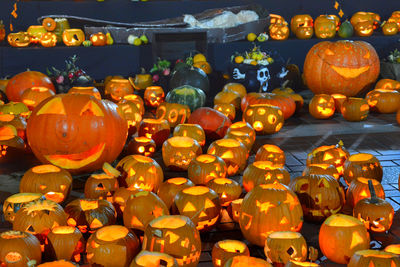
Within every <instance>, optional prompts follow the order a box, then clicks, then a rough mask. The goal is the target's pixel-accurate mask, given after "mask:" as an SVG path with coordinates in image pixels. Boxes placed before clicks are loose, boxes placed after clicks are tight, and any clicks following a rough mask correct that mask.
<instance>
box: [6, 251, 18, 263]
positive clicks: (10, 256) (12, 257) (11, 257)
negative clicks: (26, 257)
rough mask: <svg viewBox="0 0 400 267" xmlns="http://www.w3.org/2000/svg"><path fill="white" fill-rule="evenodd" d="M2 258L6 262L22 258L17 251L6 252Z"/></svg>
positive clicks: (16, 261) (13, 261)
mask: <svg viewBox="0 0 400 267" xmlns="http://www.w3.org/2000/svg"><path fill="white" fill-rule="evenodd" d="M4 260H5V261H6V263H8V264H13V263H18V262H19V261H21V260H22V255H21V254H19V253H18V252H8V253H7V254H6V256H5V257H4Z"/></svg>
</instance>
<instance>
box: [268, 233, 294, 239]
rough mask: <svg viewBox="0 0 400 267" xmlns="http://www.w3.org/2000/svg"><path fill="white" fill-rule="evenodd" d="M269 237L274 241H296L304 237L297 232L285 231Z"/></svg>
mask: <svg viewBox="0 0 400 267" xmlns="http://www.w3.org/2000/svg"><path fill="white" fill-rule="evenodd" d="M268 237H269V238H272V239H294V238H301V237H302V235H301V234H300V233H297V232H291V231H283V232H273V233H272V234H270V235H269V236H268Z"/></svg>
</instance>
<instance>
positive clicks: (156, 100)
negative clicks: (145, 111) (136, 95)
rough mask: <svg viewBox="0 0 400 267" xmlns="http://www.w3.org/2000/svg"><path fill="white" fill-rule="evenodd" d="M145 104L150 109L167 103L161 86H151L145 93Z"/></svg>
mask: <svg viewBox="0 0 400 267" xmlns="http://www.w3.org/2000/svg"><path fill="white" fill-rule="evenodd" d="M143 98H144V103H145V105H146V106H148V107H149V108H157V107H158V106H159V105H160V104H161V103H162V102H164V101H165V93H164V90H163V88H162V87H161V86H149V87H147V88H146V90H145V91H144V97H143Z"/></svg>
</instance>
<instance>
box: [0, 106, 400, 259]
mask: <svg viewBox="0 0 400 267" xmlns="http://www.w3.org/2000/svg"><path fill="white" fill-rule="evenodd" d="M339 140H342V141H343V143H344V145H345V147H346V148H347V149H348V150H349V152H350V154H353V153H358V152H365V153H371V154H373V155H375V156H376V157H377V158H378V159H379V160H380V162H381V165H382V166H383V180H382V184H383V187H384V189H385V193H386V200H388V201H389V202H390V203H391V204H392V205H393V208H394V209H395V211H396V214H395V218H394V222H393V226H392V228H391V230H390V231H389V232H388V233H385V234H380V235H376V234H374V235H372V236H371V240H372V241H371V247H372V248H381V247H382V248H383V247H386V246H387V245H388V244H393V243H400V220H399V216H400V214H399V213H400V212H399V211H398V210H399V208H400V192H399V190H398V177H399V174H400V126H399V125H398V124H397V123H396V119H395V114H373V113H372V114H370V115H369V117H368V118H367V120H366V121H364V122H347V121H345V120H344V119H343V118H342V116H341V115H340V114H335V116H334V117H333V118H332V119H329V120H316V119H314V118H312V117H311V116H310V115H309V114H308V112H306V111H305V110H304V111H303V112H302V113H301V114H297V115H296V116H294V117H292V118H290V119H289V120H287V122H286V123H285V126H284V127H283V129H282V130H281V131H280V132H279V133H277V134H274V135H269V136H260V137H257V140H256V143H255V144H254V147H253V155H251V156H250V160H249V161H250V162H252V161H254V152H255V151H256V150H257V149H258V148H259V147H260V146H261V145H263V144H266V143H270V144H276V145H278V146H279V147H281V148H282V149H283V150H284V151H285V154H286V168H287V170H288V171H289V172H290V174H291V178H292V179H294V178H295V177H297V176H299V175H301V172H302V170H303V169H304V167H305V159H306V157H307V153H308V152H310V151H311V150H312V149H313V148H315V147H317V146H321V145H332V144H336V143H338V141H339ZM156 160H157V161H158V162H159V163H161V165H163V164H162V159H161V155H160V153H159V154H158V155H157V156H156ZM35 164H38V163H37V162H36V160H35V159H33V158H32V157H31V158H28V159H27V160H25V161H21V162H18V163H16V164H15V165H8V166H0V203H2V202H3V201H4V199H5V198H6V197H7V196H9V195H11V194H13V193H17V192H18V186H19V180H20V179H21V177H22V175H23V173H24V171H25V170H27V169H28V168H29V167H31V166H33V165H35ZM177 176H184V177H185V176H186V173H184V172H183V173H176V172H175V173H173V172H168V171H167V172H165V177H166V178H170V177H177ZM86 177H87V176H80V177H75V179H74V183H73V188H74V190H73V192H72V193H71V196H70V200H72V199H74V198H78V197H82V196H83V187H84V182H85V179H86ZM240 178H241V177H240V176H237V177H234V179H236V180H240ZM10 227H11V225H9V224H8V223H6V222H4V220H3V218H2V220H1V223H0V232H1V231H3V230H6V229H9V228H10ZM318 232H319V225H315V224H310V223H304V226H303V229H302V234H303V235H304V237H305V239H306V240H307V243H308V245H309V246H314V247H318ZM222 239H241V240H244V238H243V237H242V234H241V232H240V229H239V227H238V225H237V224H234V223H231V222H227V223H223V224H220V226H219V227H218V229H216V230H213V231H211V232H209V233H205V234H202V241H203V249H202V250H203V252H202V254H201V260H200V264H199V266H212V263H211V249H212V247H213V244H214V243H215V242H216V241H218V240H222ZM249 248H250V251H251V255H252V256H255V257H261V258H265V256H264V252H263V248H260V247H256V246H251V245H250V244H249ZM318 262H319V263H320V264H321V265H322V266H340V265H338V264H334V263H332V262H330V261H328V260H326V258H324V257H323V255H322V254H320V258H319V260H318Z"/></svg>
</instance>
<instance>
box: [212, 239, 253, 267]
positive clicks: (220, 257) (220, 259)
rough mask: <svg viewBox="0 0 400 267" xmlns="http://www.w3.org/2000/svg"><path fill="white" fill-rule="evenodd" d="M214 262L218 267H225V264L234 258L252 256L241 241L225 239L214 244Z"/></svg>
mask: <svg viewBox="0 0 400 267" xmlns="http://www.w3.org/2000/svg"><path fill="white" fill-rule="evenodd" d="M211 255H212V262H213V265H214V266H216V267H223V266H225V263H226V262H227V261H228V260H229V259H230V258H232V257H234V256H239V255H244V256H250V252H249V248H248V247H247V246H246V244H245V243H243V242H242V241H239V240H231V239H225V240H221V241H218V242H217V243H215V244H214V246H213V249H212V252H211Z"/></svg>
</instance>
